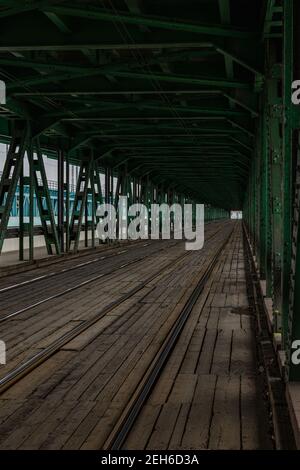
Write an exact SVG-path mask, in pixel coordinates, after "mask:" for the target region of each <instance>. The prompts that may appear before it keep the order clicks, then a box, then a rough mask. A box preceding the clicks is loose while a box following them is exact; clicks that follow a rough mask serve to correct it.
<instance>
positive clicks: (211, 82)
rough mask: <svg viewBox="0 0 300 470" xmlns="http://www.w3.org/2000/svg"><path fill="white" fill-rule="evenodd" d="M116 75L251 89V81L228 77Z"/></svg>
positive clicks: (125, 73) (126, 73)
mask: <svg viewBox="0 0 300 470" xmlns="http://www.w3.org/2000/svg"><path fill="white" fill-rule="evenodd" d="M112 75H114V76H115V77H120V78H133V79H136V80H158V81H161V82H175V83H189V84H192V85H201V86H214V87H219V88H244V89H249V90H251V83H250V82H249V83H247V82H239V81H238V80H236V81H234V80H227V79H226V78H224V79H220V80H216V79H215V78H214V77H210V78H209V77H187V76H184V75H176V74H174V75H167V74H164V75H162V74H158V73H151V74H147V73H138V72H113V74H112Z"/></svg>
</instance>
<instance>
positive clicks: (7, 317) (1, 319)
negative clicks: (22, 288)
mask: <svg viewBox="0 0 300 470" xmlns="http://www.w3.org/2000/svg"><path fill="white" fill-rule="evenodd" d="M220 230H221V228H219V229H218V230H217V231H216V232H214V233H213V234H212V235H211V236H210V237H209V238H208V239H209V240H210V239H211V238H214V237H215V236H216V235H217V234H218V233H219V232H220ZM180 241H181V240H180ZM180 241H178V242H175V243H171V244H170V245H167V246H166V247H163V248H160V249H159V250H158V251H156V252H155V253H157V252H159V251H165V250H167V249H168V248H170V247H172V246H174V245H177V244H178V243H180ZM147 245H149V244H148V243H147ZM152 255H153V253H152V252H151V253H149V254H147V255H145V256H139V257H138V258H136V259H134V260H131V261H128V262H126V263H124V264H122V265H121V266H117V267H116V268H115V269H113V270H111V271H109V272H107V273H101V274H98V275H96V276H93V277H92V278H89V279H87V280H85V281H82V282H80V283H78V284H76V285H75V286H72V287H68V288H67V289H65V290H63V291H61V292H58V293H56V294H53V295H50V296H49V297H46V298H44V299H42V300H39V301H37V302H35V303H33V304H31V305H28V306H26V307H23V308H21V309H19V310H16V311H14V312H11V313H8V314H6V315H4V316H2V317H0V323H3V322H5V321H8V320H10V319H12V318H15V317H16V316H18V315H21V314H22V313H25V312H27V311H28V310H31V309H32V308H35V307H38V306H39V305H42V304H44V303H46V302H50V301H51V300H54V299H57V298H59V297H62V296H64V295H66V294H69V293H70V292H73V291H75V290H77V289H80V288H81V287H84V286H86V285H88V284H91V283H92V282H95V281H97V280H99V279H101V278H102V277H108V276H110V275H114V274H115V273H116V271H118V270H119V269H124V268H127V267H128V266H131V265H132V264H135V263H138V262H140V261H143V260H145V259H147V258H149V257H150V256H152ZM115 256H117V255H112V256H108V257H106V258H110V257H115ZM88 263H90V262H87V264H88ZM81 267H82V266H81ZM72 269H73V268H70V269H69V270H68V271H71V270H72ZM66 272H67V271H65V272H64V274H65V273H66ZM59 274H62V272H60V273H59ZM44 279H45V278H44Z"/></svg>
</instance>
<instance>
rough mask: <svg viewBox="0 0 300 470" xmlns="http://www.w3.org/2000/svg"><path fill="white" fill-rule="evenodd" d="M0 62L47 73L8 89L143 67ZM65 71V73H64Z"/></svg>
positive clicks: (177, 57) (165, 58)
mask: <svg viewBox="0 0 300 470" xmlns="http://www.w3.org/2000/svg"><path fill="white" fill-rule="evenodd" d="M212 53H213V50H210V51H181V52H174V53H171V54H170V53H169V54H168V53H162V54H160V55H158V56H155V57H153V58H149V59H148V60H147V66H150V65H155V64H159V63H160V62H174V61H186V60H189V59H192V58H197V57H203V56H206V55H211V54H212ZM0 64H2V65H6V66H8V67H18V68H32V69H34V70H41V71H47V72H48V75H44V76H43V77H41V76H39V75H36V76H32V77H27V78H23V79H18V81H17V84H14V83H12V84H8V86H7V88H8V89H14V88H15V87H20V86H31V85H42V84H45V83H53V82H59V81H60V82H61V81H65V80H70V79H74V78H83V77H90V76H97V75H104V76H106V75H113V74H114V73H116V72H117V71H119V70H123V69H124V70H130V69H136V68H141V67H143V64H142V63H141V61H140V60H136V59H134V60H130V61H127V62H126V61H123V62H117V63H108V64H102V65H95V66H93V67H90V66H89V67H88V66H84V65H76V64H73V63H69V64H68V63H65V62H63V63H59V62H49V61H47V62H43V61H37V60H25V59H23V58H22V59H21V58H16V59H11V58H6V57H5V58H1V57H0ZM51 72H61V73H59V74H55V75H53V74H52V75H51ZM64 72H65V73H64Z"/></svg>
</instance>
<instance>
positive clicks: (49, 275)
mask: <svg viewBox="0 0 300 470" xmlns="http://www.w3.org/2000/svg"><path fill="white" fill-rule="evenodd" d="M219 230H220V229H218V230H217V231H216V232H215V233H217V232H218V231H219ZM143 241H144V242H145V240H141V241H139V240H136V242H135V243H131V244H129V245H126V249H124V250H121V251H120V249H121V248H122V247H121V246H117V247H114V248H109V249H108V250H105V251H106V253H107V252H112V253H111V254H106V255H105V256H100V257H97V258H94V259H92V260H89V261H85V262H83V263H78V264H75V265H74V266H70V267H69V268H63V269H61V270H59V271H53V272H51V273H47V274H43V275H41V276H37V277H35V278H32V279H28V280H27V281H23V282H19V283H17V284H11V285H10V286H6V287H3V288H2V289H0V295H1V294H2V293H5V292H8V291H11V290H13V289H17V288H19V287H24V286H27V285H30V284H33V283H35V282H38V281H44V280H46V279H49V278H52V277H54V276H58V275H60V274H65V273H68V272H70V271H74V270H75V269H80V268H83V267H85V266H88V265H89V264H93V263H97V262H99V261H103V260H105V259H110V258H114V257H116V256H118V255H120V254H123V253H126V252H127V251H128V250H130V249H133V248H136V246H137V244H138V248H140V247H143V246H148V245H150V242H146V243H142V242H143ZM140 245H141V246H140ZM124 248H125V247H124ZM117 249H118V250H119V251H117V253H115V250H117ZM102 251H104V250H102ZM93 255H95V254H94V253H90V252H89V253H83V254H81V256H80V257H79V258H81V257H82V258H84V257H87V256H93ZM75 260H78V257H75ZM62 261H63V262H70V261H72V259H65V260H63V259H62ZM41 268H42V266H41Z"/></svg>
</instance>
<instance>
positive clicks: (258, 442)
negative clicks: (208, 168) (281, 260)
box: [0, 224, 271, 449]
mask: <svg viewBox="0 0 300 470" xmlns="http://www.w3.org/2000/svg"><path fill="white" fill-rule="evenodd" d="M229 225H230V224H229ZM229 225H228V224H227V225H226V224H224V226H223V229H222V230H221V231H217V225H216V226H214V228H211V230H212V231H213V230H214V231H215V232H216V235H215V237H213V238H211V239H208V241H207V243H206V244H205V248H204V249H203V250H201V251H199V252H193V253H189V254H188V255H187V256H186V257H184V258H182V259H180V260H179V261H178V263H177V264H176V260H177V259H178V256H179V255H180V254H182V253H183V252H184V247H183V246H182V247H181V248H179V247H178V246H175V247H174V248H169V249H168V250H167V251H165V252H160V253H155V252H153V254H152V255H151V256H150V257H149V258H147V259H146V260H144V262H140V263H137V264H135V265H133V266H134V267H128V268H125V269H124V270H122V272H121V271H120V272H118V273H117V274H116V276H115V277H114V278H113V279H107V281H105V280H104V279H102V280H99V283H98V282H96V283H95V284H94V285H93V286H86V287H85V288H84V289H82V290H81V291H80V293H78V295H73V296H72V295H67V296H66V297H65V296H64V297H63V298H61V299H60V302H59V303H58V302H56V303H55V302H53V303H50V304H49V305H47V311H46V312H43V310H42V308H41V309H39V308H35V309H34V311H30V312H26V314H24V316H23V315H22V317H20V319H18V320H15V321H10V322H9V324H4V325H3V327H4V326H5V334H6V335H7V336H6V338H7V340H8V341H11V349H10V353H11V356H10V360H9V365H8V367H7V368H6V369H2V370H4V372H5V370H9V368H11V367H12V366H13V365H16V364H18V363H19V362H20V361H22V360H25V359H26V358H27V357H28V354H29V355H30V354H32V353H33V352H34V351H36V350H39V349H41V348H45V347H47V345H49V344H51V342H52V341H53V340H54V339H55V338H56V337H58V336H60V335H61V334H62V332H64V331H67V330H68V329H69V328H72V327H73V325H74V324H78V323H80V322H83V321H85V320H86V319H88V318H90V317H91V316H93V315H95V314H96V313H97V311H99V306H101V307H103V305H107V304H109V303H110V302H112V300H114V299H115V298H118V297H119V296H120V295H122V294H124V293H125V292H129V291H130V290H131V289H132V288H133V286H136V285H137V284H138V283H141V282H142V280H143V279H145V278H148V277H149V275H151V274H152V273H155V272H159V275H158V276H157V277H156V278H155V279H153V280H152V281H150V282H149V283H148V284H147V285H146V286H145V287H143V289H142V290H141V291H140V292H138V293H137V294H135V295H133V296H132V297H130V298H129V299H128V300H126V301H124V302H122V303H121V304H120V305H119V306H117V307H116V308H114V309H112V310H111V311H110V312H108V313H107V314H106V315H105V316H103V317H102V318H99V320H98V321H97V323H95V324H94V326H93V328H90V329H88V330H86V331H85V332H84V333H83V334H81V335H79V336H78V337H77V338H76V339H74V340H73V341H70V342H69V343H68V344H66V345H65V346H63V347H62V348H61V349H60V350H59V351H58V352H57V353H55V354H54V355H53V356H52V357H51V358H50V359H48V360H47V361H46V362H44V363H43V364H41V365H40V366H39V367H37V368H36V369H34V370H33V371H32V372H31V373H30V374H29V375H28V376H26V377H24V378H23V379H21V380H20V381H19V382H18V383H16V384H15V385H14V386H13V387H11V388H10V389H9V390H7V391H6V392H4V393H3V394H2V395H1V396H0V448H1V449H38V448H42V449H61V448H64V449H101V448H102V447H103V445H104V443H105V441H106V439H107V438H108V436H109V434H110V432H111V431H112V429H113V427H114V425H115V423H116V422H117V420H118V418H119V417H120V415H121V413H122V411H123V410H124V408H125V407H126V405H127V403H128V401H129V400H130V397H131V396H132V394H133V392H134V391H135V389H136V387H137V384H138V383H139V381H140V380H141V378H142V377H143V375H144V374H145V372H146V370H147V369H148V367H149V365H150V364H151V363H152V361H153V358H154V357H155V354H156V353H157V351H158V350H159V348H160V346H161V344H162V342H163V340H164V338H165V337H166V335H167V333H168V332H169V330H170V328H171V326H172V325H173V323H174V321H175V320H176V318H177V317H178V315H179V313H180V311H181V309H182V308H183V306H184V304H185V302H186V300H187V299H188V298H189V296H190V295H191V292H192V290H193V287H194V286H195V285H196V284H197V281H198V279H199V278H200V277H201V273H202V272H204V269H205V267H206V266H207V265H208V264H209V260H210V258H211V256H212V253H213V252H214V251H215V250H216V247H217V246H220V244H221V243H222V241H224V239H225V238H226V234H227V233H229V230H230V227H229ZM172 260H173V262H172V263H171V265H170V266H169V267H168V268H167V269H164V266H166V265H167V264H168V263H170V261H172ZM48 309H49V310H48ZM62 312H63V315H62ZM20 339H21V341H20ZM254 340H255V338H254V325H253V321H252V318H251V315H250V312H249V308H248V300H247V295H246V282H245V272H244V265H243V247H242V240H241V231H240V230H236V232H235V235H234V237H233V239H232V241H231V243H230V245H228V246H227V249H226V250H225V251H224V252H223V253H222V255H221V256H220V259H219V262H218V263H217V265H216V267H215V270H214V273H213V275H212V276H211V277H210V278H209V280H208V282H207V285H206V287H205V289H204V291H203V293H202V294H201V296H200V297H199V299H198V301H197V304H196V306H195V308H194V309H193V312H192V314H191V316H190V318H189V320H188V322H187V324H186V326H185V329H184V331H183V333H182V335H181V337H180V340H179V342H178V344H177V346H176V348H175V349H174V352H173V354H172V356H171V357H170V360H169V361H168V364H167V366H166V368H165V370H164V372H163V374H162V376H161V378H160V379H159V382H158V383H157V386H156V387H155V389H154V390H153V393H152V394H151V396H150V398H149V400H148V403H147V405H146V406H145V408H144V410H143V411H142V413H141V415H140V417H139V418H138V420H137V422H136V425H135V427H134V429H133V431H132V434H131V436H130V437H129V439H128V441H127V442H126V448H132V447H133V448H161V449H167V448H182V449H194V448H197V449H198V448H199V449H201V448H247V449H248V448H249V449H252V448H269V447H271V442H270V440H269V438H268V429H267V417H266V415H265V409H264V404H263V403H262V390H261V386H260V381H259V376H258V374H257V369H256V358H255V354H254V352H255V346H254ZM2 370H1V372H2ZM4 372H3V373H4ZM229 426H231V427H232V432H231V434H230V435H228V429H229Z"/></svg>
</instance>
